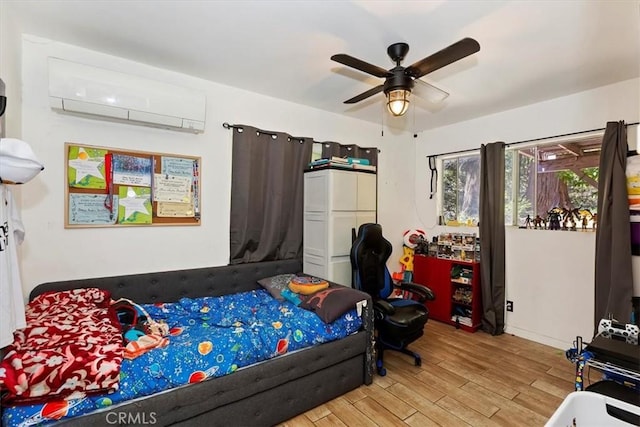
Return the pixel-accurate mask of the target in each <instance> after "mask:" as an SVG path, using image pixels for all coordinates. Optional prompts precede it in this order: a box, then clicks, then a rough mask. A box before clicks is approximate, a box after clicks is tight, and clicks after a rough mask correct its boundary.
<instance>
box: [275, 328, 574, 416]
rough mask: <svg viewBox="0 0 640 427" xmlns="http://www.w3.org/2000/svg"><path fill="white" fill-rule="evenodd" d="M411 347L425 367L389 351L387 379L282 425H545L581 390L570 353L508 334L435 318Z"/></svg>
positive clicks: (380, 378)
mask: <svg viewBox="0 0 640 427" xmlns="http://www.w3.org/2000/svg"><path fill="white" fill-rule="evenodd" d="M410 348H411V349H413V350H414V351H417V352H418V353H420V355H421V356H422V366H420V367H416V366H414V364H413V360H412V359H411V358H410V357H409V356H406V355H403V354H400V353H398V352H394V351H389V352H385V366H386V368H387V375H386V376H385V377H380V376H378V375H375V377H374V380H373V384H371V385H370V386H360V387H359V388H357V389H355V390H353V391H351V392H349V393H347V394H345V395H343V396H340V397H338V398H336V399H334V400H332V401H330V402H327V403H325V404H323V405H320V406H318V407H317V408H314V409H312V410H310V411H307V412H306V413H304V414H302V415H299V416H298V417H296V418H293V419H291V420H289V421H287V422H285V423H283V424H281V425H280V426H281V427H306V426H309V427H325V426H327V427H328V426H414V427H430V426H474V427H475V426H543V425H544V423H545V422H546V421H547V420H548V419H549V417H551V415H552V414H553V412H554V411H555V410H556V408H557V407H558V406H559V405H560V403H562V401H563V399H564V398H565V397H566V396H567V394H569V393H570V392H572V391H573V390H574V379H575V377H574V375H575V366H574V365H573V364H571V363H570V362H569V361H568V360H567V359H566V358H565V356H564V351H563V350H559V349H555V348H552V347H548V346H545V345H542V344H538V343H535V342H532V341H528V340H525V339H523V338H519V337H516V336H512V335H509V334H503V335H500V336H495V337H494V336H491V335H489V334H486V333H484V332H481V331H478V332H476V333H473V334H471V333H468V332H464V331H462V330H456V329H455V328H454V327H453V326H449V325H446V324H444V323H440V322H437V321H433V320H431V321H429V322H428V323H427V325H426V327H425V334H424V336H423V337H421V338H420V339H419V340H417V341H416V342H414V343H413V345H411V346H410Z"/></svg>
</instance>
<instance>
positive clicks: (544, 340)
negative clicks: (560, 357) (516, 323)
mask: <svg viewBox="0 0 640 427" xmlns="http://www.w3.org/2000/svg"><path fill="white" fill-rule="evenodd" d="M505 332H506V333H508V334H512V335H515V336H517V337H520V338H525V339H528V340H530V341H535V342H537V343H540V344H545V345H548V346H550V347H554V348H557V349H560V350H567V349H569V348H571V347H573V344H572V343H570V342H564V341H561V340H559V339H556V338H553V337H548V336H546V335H540V334H537V333H535V332H531V331H527V330H526V329H520V328H516V327H513V326H509V325H506V326H505Z"/></svg>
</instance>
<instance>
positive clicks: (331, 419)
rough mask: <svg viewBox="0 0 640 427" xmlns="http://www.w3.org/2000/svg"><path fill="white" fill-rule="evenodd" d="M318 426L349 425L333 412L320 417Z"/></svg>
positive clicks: (336, 426) (342, 426)
mask: <svg viewBox="0 0 640 427" xmlns="http://www.w3.org/2000/svg"><path fill="white" fill-rule="evenodd" d="M315 426H316V427H348V426H347V425H346V424H345V423H343V422H342V421H341V420H340V418H338V417H336V416H335V415H333V414H329V415H327V416H326V417H323V418H320V419H319V420H318V421H316V423H315Z"/></svg>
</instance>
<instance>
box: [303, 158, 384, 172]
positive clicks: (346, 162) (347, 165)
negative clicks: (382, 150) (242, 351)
mask: <svg viewBox="0 0 640 427" xmlns="http://www.w3.org/2000/svg"><path fill="white" fill-rule="evenodd" d="M326 167H338V168H344V169H356V170H368V171H375V170H376V167H375V166H373V165H371V164H369V160H367V159H359V158H355V157H336V156H333V157H331V158H330V159H329V158H324V159H318V160H314V161H312V162H310V163H309V169H320V168H326Z"/></svg>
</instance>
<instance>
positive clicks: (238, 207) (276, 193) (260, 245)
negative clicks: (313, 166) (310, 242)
mask: <svg viewBox="0 0 640 427" xmlns="http://www.w3.org/2000/svg"><path fill="white" fill-rule="evenodd" d="M241 130H242V131H241ZM232 132H233V160H232V172H231V175H232V176H231V226H230V263H231V264H240V263H249V262H259V261H272V260H281V259H292V258H302V228H303V227H302V219H303V215H302V209H303V191H304V175H303V171H304V169H305V167H307V166H308V164H309V161H310V159H311V150H312V147H313V141H312V139H310V138H294V137H291V136H290V135H287V134H285V133H280V132H265V131H261V130H259V129H256V128H254V127H251V126H244V125H237V126H234V127H233V128H232Z"/></svg>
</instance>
